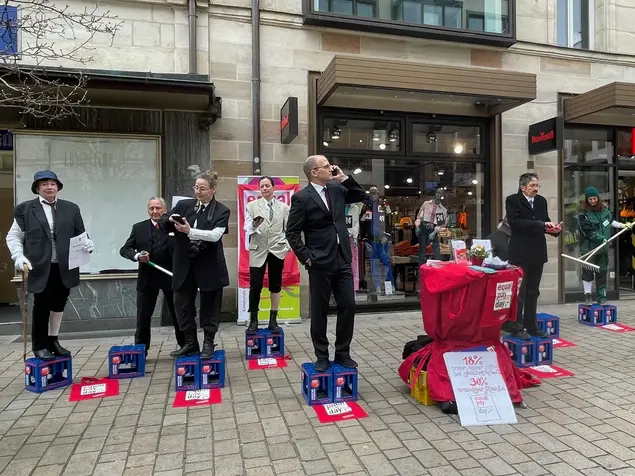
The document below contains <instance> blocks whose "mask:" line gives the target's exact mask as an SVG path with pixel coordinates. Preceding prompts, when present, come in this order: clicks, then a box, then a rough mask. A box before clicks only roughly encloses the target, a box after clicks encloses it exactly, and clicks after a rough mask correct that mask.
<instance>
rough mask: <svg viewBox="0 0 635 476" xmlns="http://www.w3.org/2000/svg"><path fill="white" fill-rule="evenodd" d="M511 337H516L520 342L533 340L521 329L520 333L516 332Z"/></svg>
mask: <svg viewBox="0 0 635 476" xmlns="http://www.w3.org/2000/svg"><path fill="white" fill-rule="evenodd" d="M511 336H512V337H515V338H516V339H520V340H531V336H530V335H529V333H528V332H527V331H526V330H524V329H521V330H519V331H516V332H514V333H513V334H512V335H511Z"/></svg>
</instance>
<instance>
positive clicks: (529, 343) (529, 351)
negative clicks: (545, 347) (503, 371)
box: [503, 336, 536, 368]
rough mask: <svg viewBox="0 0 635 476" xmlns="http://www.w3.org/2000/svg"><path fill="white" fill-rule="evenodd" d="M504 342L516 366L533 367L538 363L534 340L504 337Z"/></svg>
mask: <svg viewBox="0 0 635 476" xmlns="http://www.w3.org/2000/svg"><path fill="white" fill-rule="evenodd" d="M503 344H504V345H505V347H507V348H508V349H509V353H510V357H511V359H512V361H513V362H514V365H515V366H516V367H520V368H523V367H533V366H534V365H536V361H535V358H536V343H535V342H534V341H533V340H522V339H517V338H515V337H509V336H505V337H503Z"/></svg>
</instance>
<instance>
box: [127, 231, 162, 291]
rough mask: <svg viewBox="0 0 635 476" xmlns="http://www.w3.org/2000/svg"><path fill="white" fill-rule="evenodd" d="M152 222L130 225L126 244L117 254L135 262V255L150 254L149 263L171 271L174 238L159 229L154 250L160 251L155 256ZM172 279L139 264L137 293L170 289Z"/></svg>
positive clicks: (147, 265)
mask: <svg viewBox="0 0 635 476" xmlns="http://www.w3.org/2000/svg"><path fill="white" fill-rule="evenodd" d="M153 226H154V225H152V221H151V220H150V219H147V220H143V221H140V222H139V223H135V224H134V225H132V231H131V232H130V236H129V237H128V239H127V240H126V243H125V244H124V245H123V246H122V247H121V249H120V250H119V254H120V255H121V256H122V257H124V258H127V259H129V260H130V261H134V262H137V260H135V255H136V254H137V253H139V252H141V251H144V250H145V251H147V252H148V253H150V261H152V262H153V263H156V264H158V265H159V266H161V267H162V268H165V269H167V270H168V271H172V260H173V255H174V238H173V237H171V236H169V234H168V233H166V230H165V228H159V230H158V235H159V237H158V240H156V243H155V245H154V247H155V249H160V250H161V251H160V255H159V256H157V255H155V254H153V253H152V252H151V250H152V228H153ZM171 287H172V279H171V278H170V276H168V275H167V274H165V273H163V272H162V271H159V270H156V269H154V268H153V267H152V266H150V265H149V264H143V263H139V274H138V276H137V291H141V292H144V291H146V290H148V289H150V288H163V289H165V288H171Z"/></svg>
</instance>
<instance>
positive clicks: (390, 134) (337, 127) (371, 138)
mask: <svg viewBox="0 0 635 476" xmlns="http://www.w3.org/2000/svg"><path fill="white" fill-rule="evenodd" d="M322 124H323V126H322V146H323V147H325V148H328V150H373V151H377V152H397V151H399V150H400V147H401V128H400V125H401V124H400V122H399V121H391V120H377V121H376V120H357V119H340V118H333V117H325V118H324V120H323V123H322Z"/></svg>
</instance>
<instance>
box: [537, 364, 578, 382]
mask: <svg viewBox="0 0 635 476" xmlns="http://www.w3.org/2000/svg"><path fill="white" fill-rule="evenodd" d="M527 370H529V371H530V372H531V373H532V374H534V375H535V376H536V377H538V378H541V379H544V378H560V377H573V376H574V375H575V374H574V373H573V372H569V371H568V370H565V369H563V368H562V367H556V366H555V365H538V366H537V367H529V368H528V369H527Z"/></svg>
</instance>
